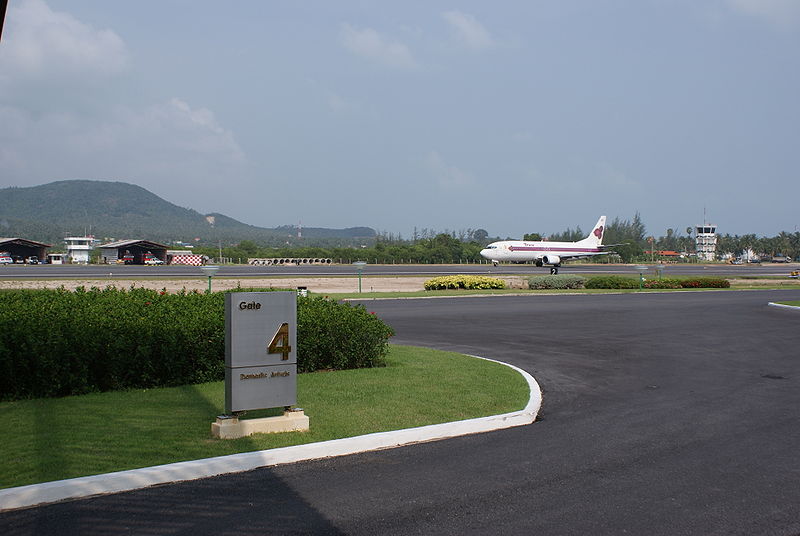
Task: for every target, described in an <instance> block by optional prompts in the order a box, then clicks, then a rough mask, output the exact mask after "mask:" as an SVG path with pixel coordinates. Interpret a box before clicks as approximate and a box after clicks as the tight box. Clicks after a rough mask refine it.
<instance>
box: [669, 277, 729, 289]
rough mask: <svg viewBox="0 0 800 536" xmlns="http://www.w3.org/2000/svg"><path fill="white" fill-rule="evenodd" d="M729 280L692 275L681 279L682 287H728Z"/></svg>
mask: <svg viewBox="0 0 800 536" xmlns="http://www.w3.org/2000/svg"><path fill="white" fill-rule="evenodd" d="M730 286H731V282H730V281H728V280H727V279H722V278H719V277H693V278H691V279H684V280H682V281H681V287H683V288H730Z"/></svg>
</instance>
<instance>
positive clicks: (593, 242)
mask: <svg viewBox="0 0 800 536" xmlns="http://www.w3.org/2000/svg"><path fill="white" fill-rule="evenodd" d="M605 230H606V217H605V216H600V219H599V220H597V223H596V224H595V225H594V228H593V229H592V232H591V233H589V236H587V237H586V238H584V239H583V240H581V241H580V243H581V244H587V245H590V246H592V247H598V246H600V245H601V244H602V243H603V233H604V232H605Z"/></svg>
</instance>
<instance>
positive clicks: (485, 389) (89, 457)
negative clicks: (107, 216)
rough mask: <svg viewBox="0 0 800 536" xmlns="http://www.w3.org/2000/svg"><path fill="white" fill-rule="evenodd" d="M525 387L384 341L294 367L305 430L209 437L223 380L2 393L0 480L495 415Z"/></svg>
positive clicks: (519, 404) (68, 474) (488, 365)
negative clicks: (302, 369)
mask: <svg viewBox="0 0 800 536" xmlns="http://www.w3.org/2000/svg"><path fill="white" fill-rule="evenodd" d="M528 396H529V391H528V386H527V383H526V382H525V380H524V379H523V378H522V376H520V375H519V374H518V373H517V372H515V371H514V370H512V369H510V368H508V367H505V366H502V365H499V364H496V363H492V362H488V361H484V360H480V359H474V358H470V357H467V356H463V355H460V354H455V353H449V352H438V351H434V350H428V349H423V348H412V347H403V346H392V347H391V351H390V354H389V357H388V359H387V366H386V367H380V368H374V369H361V370H348V371H337V372H316V373H311V374H300V375H298V404H297V405H298V406H299V407H302V408H303V409H305V412H306V415H308V416H309V418H310V421H311V430H310V431H308V432H291V433H283V434H257V435H254V436H251V437H248V438H242V439H236V440H219V439H214V438H213V437H212V436H211V432H210V429H211V422H212V421H213V420H214V419H215V417H216V415H219V414H221V413H223V412H224V386H223V383H222V382H215V383H206V384H200V385H187V386H183V387H175V388H166V389H149V390H134V391H120V392H111V393H96V394H90V395H84V396H73V397H66V398H58V399H36V400H23V401H16V402H3V403H0V413H2V415H3V417H4V424H5V430H6V433H5V436H4V437H3V454H4V456H3V458H2V460H0V488H7V487H14V486H21V485H25V484H32V483H37V482H46V481H51V480H60V479H64V478H73V477H78V476H85V475H92V474H99V473H106V472H111V471H119V470H124V469H132V468H137V467H148V466H152V465H159V464H164V463H170V462H177V461H184V460H194V459H200V458H208V457H212V456H221V455H225V454H234V453H239V452H247V451H253V450H262V449H270V448H275V447H283V446H288V445H297V444H302V443H312V442H317V441H325V440H328V439H337V438H342V437H351V436H356V435H362V434H367V433H372V432H380V431H387V430H397V429H402V428H409V427H413V426H422V425H426V424H435V423H441V422H449V421H455V420H461V419H468V418H473V417H481V416H487V415H494V414H498V413H505V412H510V411H515V410H520V409H522V408H523V407H524V406H525V404H527V402H528ZM267 413H268V412H265V411H262V412H252V413H250V414H248V415H247V416H246V417H261V416H265V415H266V414H267Z"/></svg>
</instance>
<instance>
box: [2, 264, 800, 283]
mask: <svg viewBox="0 0 800 536" xmlns="http://www.w3.org/2000/svg"><path fill="white" fill-rule="evenodd" d="M798 267H800V265H798V264H797V263H793V264H780V263H764V264H744V265H738V266H734V265H731V264H667V265H665V267H664V272H663V273H664V276H665V277H669V276H670V275H676V276H678V275H703V276H722V277H747V276H788V275H789V272H791V271H792V270H797V269H798ZM549 273H550V268H549V267H546V266H545V267H542V268H537V267H536V266H534V265H532V264H501V265H500V266H497V267H494V266H492V265H491V264H367V265H366V266H365V267H364V269H363V275H364V276H387V277H388V276H392V277H395V276H431V277H434V276H439V275H453V274H488V275H545V274H549ZM559 273H561V274H589V275H591V274H618V275H625V274H627V275H635V274H638V273H639V270H638V269H637V268H636V265H629V264H564V265H563V266H562V267H561V268H560V269H559ZM645 273H647V274H654V273H655V269H654V266H653V265H649V266H647V267H646V269H645ZM357 274H358V271H357V270H356V268H355V267H354V266H352V265H350V264H331V265H318V266H315V265H302V266H248V265H224V266H222V267H221V268H220V270H219V272H218V273H217V275H216V277H303V276H309V277H330V276H350V277H353V276H356V275H357ZM131 277H135V278H164V277H176V278H177V277H197V278H204V277H205V275H204V274H203V272H202V271H201V270H200V268H198V267H196V266H135V265H108V264H105V265H103V264H100V265H97V264H94V265H86V266H84V265H70V264H62V265H35V266H27V265H17V264H14V265H2V266H0V279H58V278H87V279H97V278H103V279H127V278H131Z"/></svg>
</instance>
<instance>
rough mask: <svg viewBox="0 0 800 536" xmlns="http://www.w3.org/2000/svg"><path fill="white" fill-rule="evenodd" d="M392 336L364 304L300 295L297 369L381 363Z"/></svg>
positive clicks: (362, 366)
mask: <svg viewBox="0 0 800 536" xmlns="http://www.w3.org/2000/svg"><path fill="white" fill-rule="evenodd" d="M392 335H394V331H393V330H392V328H390V327H389V326H387V325H386V324H385V323H384V322H383V321H382V320H381V319H380V318H378V317H377V316H376V315H375V313H370V312H368V311H367V310H366V308H365V307H364V306H363V305H360V304H359V305H350V304H349V303H340V302H337V301H333V300H328V299H325V298H322V297H318V296H315V297H308V298H298V301H297V371H298V372H312V371H315V370H329V369H332V370H340V369H352V368H368V367H374V366H376V365H381V364H382V360H383V357H385V356H386V353H387V352H388V351H389V337H391V336H392Z"/></svg>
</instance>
